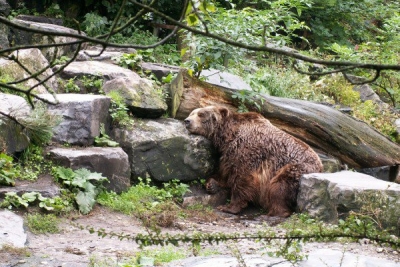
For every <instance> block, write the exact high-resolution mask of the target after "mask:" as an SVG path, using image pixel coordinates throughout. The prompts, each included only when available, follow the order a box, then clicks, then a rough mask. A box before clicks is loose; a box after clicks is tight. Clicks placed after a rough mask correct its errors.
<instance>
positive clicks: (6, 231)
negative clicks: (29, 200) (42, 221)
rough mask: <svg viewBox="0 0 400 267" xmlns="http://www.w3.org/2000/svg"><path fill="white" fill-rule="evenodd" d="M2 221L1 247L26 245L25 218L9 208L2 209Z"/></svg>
mask: <svg viewBox="0 0 400 267" xmlns="http://www.w3.org/2000/svg"><path fill="white" fill-rule="evenodd" d="M0 221H1V223H0V233H1V235H0V248H2V247H3V245H9V246H11V247H14V248H23V247H25V243H26V239H27V235H26V232H25V230H24V219H23V218H22V217H21V216H19V215H17V214H15V213H13V212H11V211H9V210H1V211H0ZM2 266H9V265H2Z"/></svg>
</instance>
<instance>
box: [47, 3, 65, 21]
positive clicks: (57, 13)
mask: <svg viewBox="0 0 400 267" xmlns="http://www.w3.org/2000/svg"><path fill="white" fill-rule="evenodd" d="M43 14H44V15H45V16H48V17H53V18H59V19H60V18H63V17H64V11H62V10H61V8H60V5H59V4H57V3H53V4H51V5H50V6H49V7H48V8H46V10H45V11H44V13H43Z"/></svg>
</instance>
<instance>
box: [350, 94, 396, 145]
mask: <svg viewBox="0 0 400 267" xmlns="http://www.w3.org/2000/svg"><path fill="white" fill-rule="evenodd" d="M353 113H354V116H355V117H356V118H358V119H360V120H363V121H365V122H366V123H368V124H369V125H371V126H372V127H374V128H375V129H377V130H378V131H379V132H381V133H382V134H384V135H386V136H388V137H390V138H391V139H392V141H395V142H396V141H399V139H398V138H399V137H398V133H397V130H396V128H395V125H394V123H393V122H394V121H395V120H396V119H398V118H399V114H396V113H393V112H392V111H391V110H390V109H388V108H385V107H379V106H378V105H377V104H375V103H374V102H372V101H371V100H368V101H365V102H363V103H360V104H359V105H357V106H354V110H353Z"/></svg>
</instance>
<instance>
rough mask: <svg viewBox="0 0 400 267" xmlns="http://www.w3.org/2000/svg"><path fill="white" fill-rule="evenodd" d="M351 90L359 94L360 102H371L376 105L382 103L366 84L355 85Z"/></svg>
mask: <svg viewBox="0 0 400 267" xmlns="http://www.w3.org/2000/svg"><path fill="white" fill-rule="evenodd" d="M353 90H354V91H356V92H359V93H360V99H361V101H367V100H372V101H374V102H378V103H379V102H382V101H381V99H380V98H379V96H378V95H377V94H376V93H375V91H374V90H373V89H372V88H371V86H369V85H368V84H363V85H356V86H354V88H353Z"/></svg>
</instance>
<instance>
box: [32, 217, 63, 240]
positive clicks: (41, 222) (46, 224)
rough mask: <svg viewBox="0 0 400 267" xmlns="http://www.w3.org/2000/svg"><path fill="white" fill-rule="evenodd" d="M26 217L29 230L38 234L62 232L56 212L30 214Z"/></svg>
mask: <svg viewBox="0 0 400 267" xmlns="http://www.w3.org/2000/svg"><path fill="white" fill-rule="evenodd" d="M26 219H27V226H28V227H29V230H30V231H31V232H32V233H34V234H36V235H37V234H55V233H59V232H60V229H59V227H58V225H59V223H60V220H59V219H58V218H57V217H56V216H55V215H54V214H47V215H42V214H39V213H34V214H28V215H27V216H26Z"/></svg>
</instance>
